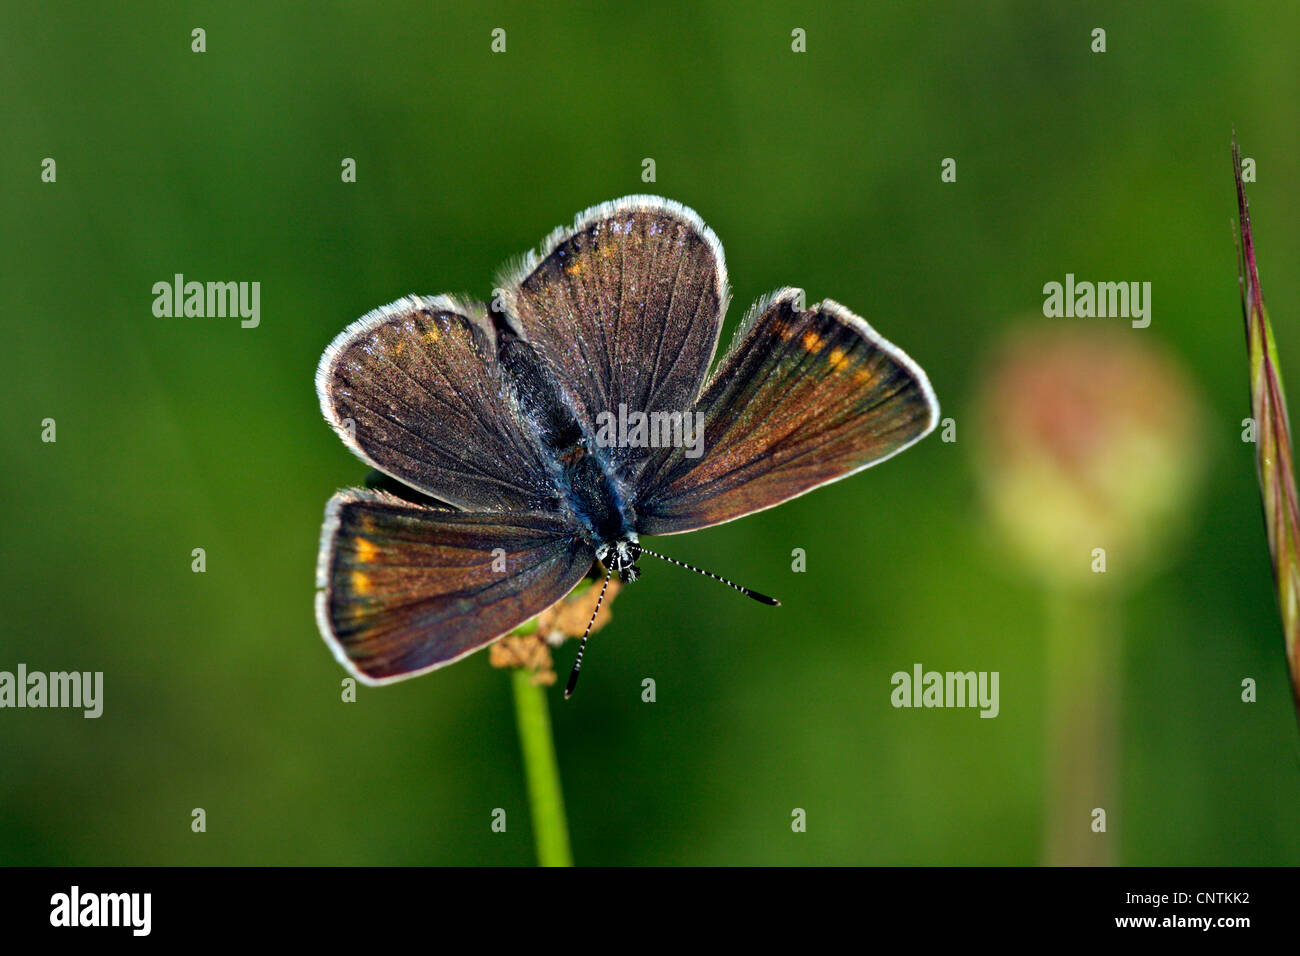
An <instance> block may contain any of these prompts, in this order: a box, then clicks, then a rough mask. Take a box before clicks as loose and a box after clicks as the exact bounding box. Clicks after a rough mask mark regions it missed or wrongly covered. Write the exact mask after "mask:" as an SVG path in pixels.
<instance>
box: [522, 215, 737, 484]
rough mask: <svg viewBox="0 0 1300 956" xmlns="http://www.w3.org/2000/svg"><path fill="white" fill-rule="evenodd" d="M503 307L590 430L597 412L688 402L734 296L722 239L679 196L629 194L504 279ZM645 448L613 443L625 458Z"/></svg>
mask: <svg viewBox="0 0 1300 956" xmlns="http://www.w3.org/2000/svg"><path fill="white" fill-rule="evenodd" d="M502 284H503V286H505V289H506V299H505V305H506V311H507V313H508V314H509V316H510V320H511V321H512V322H513V323H515V324H516V325H517V326H518V328H519V329H520V332H521V334H522V335H523V336H524V337H525V338H526V339H527V340H528V341H529V342H530V343H531V344H532V346H533V347H534V348H535V349H536V350H537V351H538V353H539V354H540V356H541V357H542V359H543V361H544V362H545V364H546V366H547V367H548V368H549V369H550V370H551V372H552V373H553V375H554V379H555V383H556V385H557V387H558V390H559V392H560V393H561V394H562V395H564V397H565V400H566V401H568V402H569V403H570V405H571V406H572V408H573V411H574V414H575V415H576V417H577V420H578V422H579V423H580V425H581V426H582V428H583V430H584V431H585V432H586V433H587V434H588V435H589V436H593V435H595V434H596V433H597V431H598V424H597V417H598V416H599V415H600V414H601V413H602V412H607V413H610V414H611V415H617V414H618V413H619V409H620V405H621V406H623V407H624V408H625V409H626V410H627V411H628V412H646V413H650V412H653V411H664V412H678V413H684V412H686V411H688V410H689V409H690V408H691V407H692V405H693V404H694V402H695V399H696V397H697V396H698V394H699V390H700V386H701V384H702V383H703V381H704V378H705V375H706V373H707V371H708V367H709V362H710V361H711V360H712V358H713V352H714V349H715V348H716V346H717V339H718V331H719V329H720V328H721V324H722V314H723V312H724V311H725V309H726V303H727V276H726V266H725V263H724V261H723V256H722V247H721V245H720V244H719V243H718V240H717V237H716V236H714V234H713V232H712V230H710V229H709V228H708V227H707V226H705V225H704V223H703V222H702V221H701V220H700V218H699V217H698V216H697V215H695V213H693V212H691V211H690V210H689V209H686V208H685V207H684V206H681V205H679V204H677V203H674V202H670V201H668V200H665V199H660V198H658V197H654V196H631V197H628V198H626V199H621V200H619V201H617V202H614V203H606V204H605V205H603V206H598V207H596V208H594V209H591V210H588V211H587V212H585V213H583V214H582V215H580V216H579V217H578V219H577V222H576V223H575V226H574V228H573V229H568V230H561V231H560V232H557V233H556V234H555V235H553V236H552V237H551V239H550V240H548V241H547V242H546V243H545V244H544V246H543V247H542V250H541V252H540V253H538V254H535V255H530V256H528V257H527V258H525V260H524V261H523V263H522V264H520V265H519V266H518V267H517V268H516V269H515V270H513V272H512V273H510V274H509V275H508V276H507V277H506V278H505V279H504V280H503V282H502ZM646 454H647V452H646V451H645V450H644V449H638V448H631V447H619V448H614V449H611V457H613V458H614V459H615V460H616V461H618V463H619V464H620V466H626V465H628V464H629V463H630V462H635V461H637V460H639V459H641V458H643V457H645V456H646Z"/></svg>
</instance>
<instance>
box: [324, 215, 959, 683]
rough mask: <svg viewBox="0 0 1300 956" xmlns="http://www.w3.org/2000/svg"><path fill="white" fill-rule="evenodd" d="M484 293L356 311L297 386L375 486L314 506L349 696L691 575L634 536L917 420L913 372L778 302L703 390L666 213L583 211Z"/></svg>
mask: <svg viewBox="0 0 1300 956" xmlns="http://www.w3.org/2000/svg"><path fill="white" fill-rule="evenodd" d="M497 285H498V288H497V290H496V295H495V298H494V303H493V307H492V308H489V307H487V306H484V305H482V304H480V303H477V302H469V301H463V300H461V299H458V298H453V297H451V296H436V297H421V296H410V297H407V298H405V299H400V300H398V301H397V302H394V303H392V304H391V305H386V306H384V307H382V308H379V309H376V310H374V311H373V312H370V313H368V314H367V315H365V316H363V317H362V318H360V319H358V320H357V321H356V322H353V323H352V324H351V325H349V326H348V327H347V328H346V329H344V330H343V332H342V333H340V334H339V335H338V337H337V338H335V339H334V341H333V342H331V343H330V345H329V346H328V347H327V348H326V349H325V353H324V355H323V356H322V357H321V361H320V366H319V368H318V369H317V373H316V390H317V393H318V395H319V397H320V406H321V411H322V413H323V414H324V416H325V419H326V420H327V421H328V422H329V423H330V425H332V426H333V427H334V430H335V431H336V432H337V433H338V435H339V437H340V438H341V439H342V440H343V442H344V444H345V445H347V447H348V448H349V449H350V450H351V451H352V452H353V453H355V454H356V455H357V456H358V457H359V458H361V459H362V460H363V461H365V462H366V463H368V464H369V465H370V466H371V467H372V468H374V469H377V470H378V472H380V473H381V474H382V475H384V476H387V478H388V479H393V481H389V482H388V484H389V487H390V490H382V489H348V490H344V491H340V492H338V493H337V494H335V495H334V496H333V497H332V498H331V499H330V501H329V503H328V505H327V506H326V509H325V521H324V526H323V528H322V531H321V545H320V554H319V559H318V562H317V572H316V587H317V593H316V617H317V622H318V624H319V626H320V630H321V634H322V635H323V637H324V638H325V641H326V643H327V644H328V645H329V646H330V647H331V649H332V650H333V651H334V654H335V656H336V657H337V658H338V660H339V661H340V663H342V664H343V666H344V667H345V668H346V669H347V670H348V671H349V672H350V673H352V674H353V675H355V676H356V677H357V678H358V679H360V680H361V681H363V682H365V683H367V684H387V683H390V682H392V681H397V680H402V679H405V678H409V677H414V676H416V675H418V674H423V673H426V672H428V671H431V670H434V669H436V668H439V667H444V666H446V665H448V664H451V663H453V662H454V661H458V660H460V659H461V658H463V657H465V656H466V655H468V654H471V653H473V652H474V651H477V650H479V649H481V648H483V647H485V646H487V645H488V644H491V643H492V642H493V641H494V640H496V639H497V638H499V637H501V636H503V635H504V634H506V633H508V632H509V631H511V630H512V629H513V628H515V627H517V626H518V625H520V624H522V623H524V622H526V621H528V620H529V619H531V618H533V617H534V616H536V615H537V614H538V613H540V612H541V611H544V610H545V609H546V608H548V607H550V606H551V605H553V604H554V603H555V602H557V601H559V600H561V599H562V598H564V596H565V595H566V594H568V593H569V592H570V591H571V590H572V589H573V588H574V587H575V586H576V585H577V584H578V583H579V582H580V581H582V580H583V578H585V577H587V576H588V574H589V573H595V574H599V572H600V571H601V570H603V571H604V581H605V583H606V584H608V582H609V580H610V577H611V576H612V575H615V574H617V575H618V576H619V579H620V580H621V581H624V582H628V581H634V580H636V578H637V577H638V576H639V574H640V566H639V564H638V561H639V559H640V558H641V556H642V555H652V556H654V557H656V558H663V559H664V560H667V561H672V562H673V563H675V564H679V565H681V566H683V567H686V568H689V569H690V570H693V571H699V570H700V569H698V568H694V567H693V566H690V565H686V564H684V563H683V562H678V561H675V560H673V559H671V558H668V557H666V556H665V555H661V554H659V553H657V552H654V551H650V550H649V549H647V548H646V547H644V546H643V545H642V543H641V537H642V536H643V535H645V536H651V535H670V534H678V533H681V532H684V531H695V530H697V529H699V528H705V527H708V526H710V525H716V524H721V523H722V522H725V521H731V520H733V519H735V518H740V517H742V516H744V515H748V514H753V513H754V512H756V511H762V510H764V509H766V508H771V507H773V506H774V505H778V504H780V503H782V502H784V501H788V500H789V499H791V498H794V497H796V496H798V495H802V494H805V493H806V492H809V491H811V490H813V489H814V488H818V487H820V486H821V485H824V484H827V483H829V482H832V481H838V480H839V479H841V478H845V477H847V476H849V475H851V474H854V473H855V472H858V471H861V470H862V469H864V468H867V467H869V466H871V465H874V464H877V463H878V462H881V461H884V460H885V459H886V458H889V457H891V456H893V455H896V454H898V453H899V452H900V451H902V450H903V449H905V448H907V447H909V446H910V445H912V444H914V443H915V442H917V441H919V440H920V439H921V438H923V437H924V436H925V435H927V434H928V433H929V432H930V431H931V430H932V429H933V428H934V426H935V423H936V421H937V420H938V404H937V402H936V400H935V396H934V391H933V389H932V388H931V387H930V383H929V381H928V379H927V378H926V375H925V373H924V372H923V371H922V369H921V368H920V366H918V365H917V364H916V363H915V362H913V361H912V360H911V359H910V358H909V357H908V356H907V355H906V354H905V353H903V352H902V351H901V350H900V349H898V348H896V347H895V346H894V345H892V344H890V343H889V342H887V341H886V340H885V339H883V338H881V337H880V336H879V335H878V334H877V333H876V332H875V331H874V330H873V329H872V328H871V326H870V325H868V324H867V323H866V321H865V320H863V319H862V318H860V317H859V316H857V315H855V314H854V313H853V312H851V311H850V310H849V309H847V308H845V307H844V306H842V305H840V304H838V303H836V302H833V301H831V300H829V299H827V300H825V301H823V302H820V303H818V304H815V305H812V306H807V307H805V305H804V294H803V292H802V291H801V290H799V289H793V288H784V289H781V290H779V291H777V292H775V293H773V294H771V295H768V296H766V297H764V298H763V299H761V300H759V301H758V302H757V303H755V304H754V305H753V306H752V307H751V308H750V310H749V312H748V314H747V315H746V316H745V317H744V320H743V321H742V322H741V324H740V326H739V328H738V329H737V331H736V333H735V337H734V339H733V341H732V343H731V346H730V348H729V349H728V351H727V353H726V354H725V356H723V358H722V360H721V361H720V362H719V363H718V365H717V368H716V369H715V370H714V371H713V373H712V374H711V375H710V374H709V366H710V363H711V362H712V359H713V355H714V352H715V350H716V348H717V344H718V337H719V334H720V331H721V327H722V319H723V315H724V313H725V312H726V308H727V304H728V301H729V298H730V296H729V292H728V286H727V270H726V265H725V262H724V259H723V254H722V245H721V244H720V243H719V241H718V238H717V236H715V235H714V233H713V231H712V230H711V229H710V228H709V227H708V226H706V225H705V224H704V222H703V220H701V219H700V217H699V216H698V215H696V213H695V212H693V211H692V210H690V209H688V208H686V207H685V206H682V205H681V204H679V203H676V202H672V201H670V200H667V199H662V198H659V197H655V196H628V197H626V198H623V199H619V200H616V201H614V202H609V203H604V204H602V205H599V206H596V207H593V208H592V209H589V210H587V211H586V212H583V213H581V214H580V215H578V217H577V218H576V220H575V222H574V224H573V227H572V228H563V227H562V228H560V229H558V230H556V231H555V232H554V233H552V234H551V235H550V236H549V237H548V238H547V239H546V240H545V242H544V243H543V244H542V246H541V248H540V249H539V250H538V251H536V252H531V253H528V254H526V255H525V256H524V257H523V258H522V259H521V260H519V261H518V262H516V263H515V264H513V265H510V266H507V267H506V269H505V270H504V271H503V272H502V273H501V274H500V276H499V277H498V283H497ZM627 422H633V423H636V422H639V423H640V424H641V426H642V427H641V428H640V429H638V428H637V427H636V425H635V424H633V425H632V426H631V427H630V428H629V427H623V426H625V425H626V423H627ZM647 422H648V423H649V424H648V425H647V424H646V423H647ZM615 423H617V424H618V426H619V427H617V428H615V427H613V426H614V425H615ZM692 424H698V425H699V431H700V434H699V435H697V436H688V432H689V429H690V426H691V425H692ZM615 433H617V434H615ZM683 436H687V437H692V438H694V439H695V441H694V442H693V443H690V442H688V441H687V440H686V438H685V437H683ZM699 439H702V441H701V440H699ZM394 490H396V491H397V492H398V493H394ZM701 573H705V574H708V573H709V572H701ZM710 577H714V578H716V579H717V580H720V581H722V582H723V583H725V584H728V585H730V586H731V587H734V588H736V589H737V590H739V591H741V592H743V593H746V594H748V595H749V596H750V597H753V598H755V599H757V600H760V601H762V602H764V603H768V604H776V603H777V602H776V601H774V600H773V599H772V598H769V597H766V596H765V595H762V594H759V593H758V592H756V591H751V590H750V589H748V588H742V587H741V586H739V585H737V584H734V583H733V582H731V581H728V580H726V579H724V578H719V577H718V576H717V575H712V574H710ZM603 590H604V589H603V588H602V596H603ZM598 606H599V605H598ZM585 648H586V637H585V636H584V639H583V642H582V645H581V646H580V648H579V651H578V655H577V658H576V660H575V663H574V668H573V671H572V673H571V675H570V679H569V686H568V687H567V688H566V691H565V696H566V697H567V696H569V694H571V693H572V691H573V686H574V684H575V683H576V681H577V675H578V672H579V668H580V667H581V662H582V652H583V651H584V650H585Z"/></svg>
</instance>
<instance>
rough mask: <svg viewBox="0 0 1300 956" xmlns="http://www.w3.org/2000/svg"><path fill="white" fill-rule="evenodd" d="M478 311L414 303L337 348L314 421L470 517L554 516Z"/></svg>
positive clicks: (437, 302) (348, 334) (438, 302)
mask: <svg viewBox="0 0 1300 956" xmlns="http://www.w3.org/2000/svg"><path fill="white" fill-rule="evenodd" d="M496 348H497V343H496V334H495V331H494V329H493V326H492V323H491V322H490V321H489V320H488V319H487V317H486V315H485V314H484V312H483V309H482V307H481V306H477V305H469V304H462V303H458V302H455V301H453V300H451V299H449V298H445V297H439V298H435V299H426V298H418V297H411V298H407V299H402V300H400V301H398V302H394V303H393V304H392V305H389V306H385V307H384V308H382V309H377V310H375V311H374V312H371V313H370V314H369V315H367V316H365V317H364V318H362V319H359V320H358V321H357V322H354V323H353V324H352V325H351V326H349V327H348V328H347V329H346V330H344V332H343V333H342V334H341V335H340V336H339V337H338V338H337V339H335V340H334V342H333V343H332V344H331V345H330V346H329V348H328V349H326V351H325V355H324V356H323V357H322V359H321V363H320V368H319V370H318V371H317V375H316V387H317V391H318V393H319V395H320V402H321V409H322V411H323V412H324V414H325V417H326V419H328V420H329V422H330V423H331V424H332V425H333V426H334V428H335V430H336V431H337V432H338V433H339V436H340V437H341V438H342V439H343V441H344V443H345V444H347V445H348V447H349V448H351V449H352V450H353V451H354V452H355V453H356V454H357V455H359V456H360V457H361V458H362V459H364V460H365V461H366V462H368V463H369V464H371V465H373V466H374V467H375V468H378V469H379V470H380V471H382V472H384V473H386V474H388V475H391V476H393V477H394V478H397V479H398V480H400V481H402V482H404V483H405V484H408V485H410V486H412V487H413V488H415V489H417V490H419V491H421V492H424V493H425V494H427V495H430V496H432V497H434V498H436V499H438V500H439V501H444V502H447V503H448V504H452V505H455V506H456V507H458V508H465V509H469V510H481V511H482V510H491V511H499V510H510V509H518V510H525V511H529V510H552V509H553V508H554V507H555V501H556V491H555V489H554V487H553V486H552V484H551V481H550V479H549V477H548V476H549V475H550V471H549V470H548V466H547V462H546V458H545V454H544V452H543V450H542V448H541V446H540V443H539V441H538V436H537V435H536V433H535V432H534V431H533V430H532V429H531V428H530V427H529V425H528V423H527V422H526V421H525V420H524V419H523V417H522V416H521V415H520V414H519V409H518V407H517V400H516V396H515V394H514V391H513V384H512V382H511V381H510V379H509V377H508V376H507V375H506V374H505V373H504V372H503V370H502V368H501V366H500V365H499V363H498V361H497V356H496Z"/></svg>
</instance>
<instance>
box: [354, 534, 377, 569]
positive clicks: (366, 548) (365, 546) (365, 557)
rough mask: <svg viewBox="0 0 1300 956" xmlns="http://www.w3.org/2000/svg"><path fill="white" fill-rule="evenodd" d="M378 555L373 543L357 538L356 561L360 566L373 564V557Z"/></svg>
mask: <svg viewBox="0 0 1300 956" xmlns="http://www.w3.org/2000/svg"><path fill="white" fill-rule="evenodd" d="M378 553H379V549H378V548H376V547H375V546H374V543H373V542H370V541H367V540H366V539H365V538H357V560H359V561H360V562H361V563H362V564H374V563H375V555H377V554H378Z"/></svg>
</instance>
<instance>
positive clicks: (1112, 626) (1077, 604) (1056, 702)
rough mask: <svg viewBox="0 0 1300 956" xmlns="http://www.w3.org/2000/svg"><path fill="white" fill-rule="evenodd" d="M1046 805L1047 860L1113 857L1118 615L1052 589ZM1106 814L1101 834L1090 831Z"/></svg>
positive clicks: (1099, 603) (1110, 860)
mask: <svg viewBox="0 0 1300 956" xmlns="http://www.w3.org/2000/svg"><path fill="white" fill-rule="evenodd" d="M1047 618H1048V620H1047V728H1046V729H1047V740H1046V746H1047V755H1046V763H1047V794H1046V796H1047V807H1046V813H1045V819H1046V833H1045V834H1044V837H1045V839H1044V856H1045V859H1044V862H1046V863H1048V864H1049V865H1053V866H1108V865H1112V864H1114V863H1115V862H1116V861H1117V858H1118V855H1119V854H1118V853H1117V852H1116V842H1117V841H1116V834H1115V832H1114V829H1113V828H1114V824H1115V823H1116V822H1118V819H1119V808H1118V806H1117V804H1116V799H1117V798H1116V795H1115V788H1114V774H1115V763H1116V759H1117V753H1116V751H1117V745H1116V730H1117V724H1118V721H1117V711H1118V707H1117V706H1116V704H1117V701H1118V700H1119V694H1120V687H1119V680H1120V668H1119V661H1118V657H1119V648H1120V646H1121V642H1120V635H1119V624H1120V620H1119V615H1118V614H1117V613H1114V612H1113V609H1112V608H1111V607H1110V606H1109V603H1108V602H1107V599H1106V597H1104V596H1101V595H1098V594H1095V593H1083V594H1080V593H1074V592H1071V591H1068V590H1065V589H1057V590H1055V591H1053V592H1051V593H1049V595H1048V614H1047ZM1097 808H1101V809H1103V810H1105V811H1106V832H1105V833H1097V832H1094V831H1093V830H1092V824H1093V812H1094V810H1096V809H1097Z"/></svg>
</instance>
